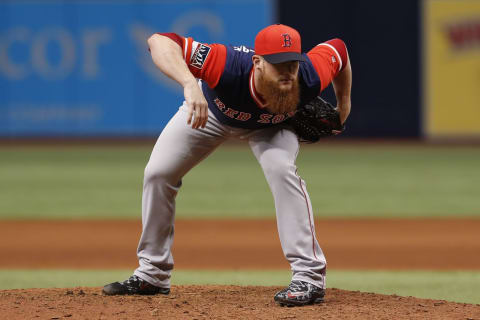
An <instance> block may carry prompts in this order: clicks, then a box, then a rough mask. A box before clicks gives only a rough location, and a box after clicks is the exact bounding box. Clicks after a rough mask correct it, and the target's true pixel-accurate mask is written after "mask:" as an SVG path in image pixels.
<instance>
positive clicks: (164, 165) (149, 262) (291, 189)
mask: <svg viewBox="0 0 480 320" xmlns="http://www.w3.org/2000/svg"><path fill="white" fill-rule="evenodd" d="M231 138H237V139H244V140H247V141H248V143H249V145H250V148H251V149H252V151H253V153H254V155H255V157H256V158H257V160H258V162H259V163H260V165H261V167H262V169H263V172H264V174H265V177H266V179H267V182H268V185H269V186H270V190H271V191H272V194H273V198H274V202H275V209H276V216H277V227H278V234H279V238H280V242H281V245H282V249H283V253H284V255H285V257H286V259H287V260H288V262H289V263H290V266H291V269H292V273H293V275H292V280H302V281H306V282H309V283H312V284H314V285H316V286H318V287H321V288H325V271H326V260H325V256H324V254H323V252H322V249H321V248H320V246H319V244H318V242H317V239H316V236H315V228H314V220H313V210H312V206H311V202H310V198H309V196H308V193H307V190H306V186H305V182H304V181H303V180H302V179H301V178H300V177H299V176H298V175H297V167H296V165H295V160H296V158H297V154H298V150H299V143H298V139H297V136H296V135H295V134H294V133H293V132H292V131H290V130H288V129H286V128H282V127H281V126H275V127H271V128H267V129H259V130H250V129H240V128H235V127H231V126H227V125H224V124H222V123H220V122H219V121H218V120H217V119H216V118H215V116H214V115H213V114H212V113H211V112H210V110H209V117H208V123H207V125H206V127H205V128H204V129H192V128H191V127H190V126H189V125H187V107H186V105H185V104H184V105H182V106H181V107H180V109H179V110H178V112H177V113H176V114H175V116H174V117H173V118H172V119H171V120H170V122H169V123H168V124H167V126H166V127H165V128H164V130H163V131H162V133H161V134H160V136H159V138H158V140H157V142H156V144H155V147H154V148H153V151H152V154H151V156H150V160H149V161H148V164H147V166H146V168H145V176H144V184H143V197H142V235H141V238H140V242H139V244H138V249H137V256H138V260H139V267H138V268H137V269H136V270H135V272H134V274H135V275H136V276H138V277H140V278H142V279H143V280H146V281H147V282H149V283H151V284H153V285H155V286H158V287H170V275H171V272H172V269H173V257H172V253H171V246H172V243H173V236H174V218H175V197H176V195H177V192H178V190H179V189H180V186H181V184H182V177H183V176H184V175H185V174H186V173H187V172H188V171H189V170H190V169H191V168H193V167H194V166H195V165H197V164H198V163H199V162H200V161H202V160H203V159H205V158H206V157H207V156H208V155H209V154H210V153H212V152H213V151H214V150H215V149H216V148H217V147H218V146H219V145H220V144H221V143H222V142H224V141H226V140H228V139H231Z"/></svg>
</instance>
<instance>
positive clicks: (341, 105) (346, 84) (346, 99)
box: [332, 59, 352, 123]
mask: <svg viewBox="0 0 480 320" xmlns="http://www.w3.org/2000/svg"><path fill="white" fill-rule="evenodd" d="M332 84H333V89H334V90H335V96H336V98H337V108H338V111H339V112H340V120H341V121H342V123H343V122H345V120H347V118H348V115H349V114H350V110H351V107H352V102H351V91H352V67H351V66H350V59H349V60H348V63H347V65H346V66H345V68H344V69H343V70H342V71H340V73H339V74H338V75H337V77H335V79H333V82H332Z"/></svg>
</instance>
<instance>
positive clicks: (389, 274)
mask: <svg viewBox="0 0 480 320" xmlns="http://www.w3.org/2000/svg"><path fill="white" fill-rule="evenodd" d="M130 275H131V271H130V270H120V271H118V270H117V271H104V270H102V271H98V270H97V271H95V270H0V289H18V288H52V287H57V288H68V287H78V286H94V287H99V286H103V285H104V284H106V283H109V282H113V281H118V280H123V279H126V278H128V277H129V276H130ZM289 280H290V272H288V271H279V270H264V271H189V270H176V271H175V272H174V273H173V276H172V284H173V285H182V284H234V285H261V286H284V285H287V284H288V282H289ZM327 287H329V288H340V289H345V290H354V291H357V290H358V291H364V292H375V293H383V294H397V295H400V296H414V297H418V298H429V299H441V300H448V301H455V302H465V303H475V304H480V291H479V290H478V288H479V287H480V272H479V271H448V272H447V271H445V272H441V271H329V273H328V282H327Z"/></svg>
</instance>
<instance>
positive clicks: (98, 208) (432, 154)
mask: <svg viewBox="0 0 480 320" xmlns="http://www.w3.org/2000/svg"><path fill="white" fill-rule="evenodd" d="M150 151H151V146H125V147H105V146H96V147H95V146H92V147H79V146H75V147H55V146H50V147H5V146H3V147H0V219H6V218H8V219H12V218H13V219H15V218H20V219H23V218H25V219H27V218H116V217H120V218H123V217H125V218H138V217H140V207H141V191H142V178H143V170H144V167H145V164H146V163H147V161H148V157H149V154H150ZM479 163H480V148H478V147H467V146H465V147H462V146H455V147H448V146H445V147H440V146H436V147H422V146H421V145H414V146H406V145H388V144H381V145H374V144H363V145H359V146H356V145H355V144H351V145H344V144H342V145H335V144H334V143H331V142H330V143H328V144H325V145H321V144H317V145H316V146H315V147H309V148H302V151H301V152H300V155H299V159H298V161H297V165H298V167H299V174H300V175H301V176H302V177H303V178H304V179H305V180H306V182H307V185H308V191H309V193H310V196H311V199H312V202H313V207H314V211H315V214H316V215H317V216H334V217H366V216H374V217H417V216H425V217H442V216H456V217H459V216H476V217H479V216H480V197H479V196H478V190H480V170H479V168H478V164H479ZM183 182H184V184H183V187H182V190H181V192H180V193H179V196H178V198H177V200H178V201H177V216H178V217H206V216H209V217H225V218H231V217H273V216H274V213H273V212H274V205H273V200H272V196H271V194H270V191H269V189H268V186H267V184H266V182H265V180H264V177H263V173H262V171H261V169H260V167H259V165H258V164H257V162H256V160H255V159H254V157H253V155H252V153H251V151H250V150H249V149H248V148H246V147H238V146H222V147H220V149H219V150H217V152H215V153H214V154H213V155H212V156H211V157H210V158H208V159H207V160H205V161H204V162H202V163H201V164H200V165H199V166H198V167H197V168H195V169H194V170H192V172H190V173H189V174H188V175H187V176H186V177H185V179H184V181H183Z"/></svg>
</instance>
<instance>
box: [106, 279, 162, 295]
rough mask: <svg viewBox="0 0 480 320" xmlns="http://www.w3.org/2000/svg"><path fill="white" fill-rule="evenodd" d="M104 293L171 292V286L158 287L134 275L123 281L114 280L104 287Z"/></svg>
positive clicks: (146, 293) (149, 293)
mask: <svg viewBox="0 0 480 320" xmlns="http://www.w3.org/2000/svg"><path fill="white" fill-rule="evenodd" d="M102 292H103V294H106V295H108V296H114V295H125V294H143V295H153V294H169V293H170V288H160V287H156V286H154V285H152V284H150V283H148V282H147V281H145V280H143V279H140V278H139V277H137V276H135V275H133V276H131V277H130V278H128V279H127V280H125V281H123V282H114V283H110V284H107V285H106V286H105V287H103V290H102Z"/></svg>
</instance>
